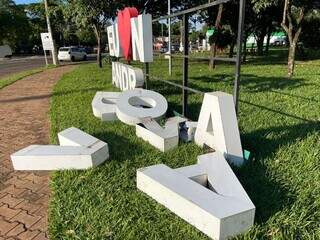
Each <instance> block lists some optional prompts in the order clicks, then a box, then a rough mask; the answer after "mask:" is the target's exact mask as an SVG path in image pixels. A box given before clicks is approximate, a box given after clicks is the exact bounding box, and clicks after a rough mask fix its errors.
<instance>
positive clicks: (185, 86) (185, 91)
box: [145, 0, 245, 116]
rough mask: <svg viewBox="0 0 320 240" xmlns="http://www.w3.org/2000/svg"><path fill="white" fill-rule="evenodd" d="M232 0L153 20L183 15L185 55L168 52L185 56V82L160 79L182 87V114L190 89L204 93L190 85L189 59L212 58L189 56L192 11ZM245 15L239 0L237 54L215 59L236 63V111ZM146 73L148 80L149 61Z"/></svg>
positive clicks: (224, 1) (185, 110) (185, 112)
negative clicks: (190, 16)
mask: <svg viewBox="0 0 320 240" xmlns="http://www.w3.org/2000/svg"><path fill="white" fill-rule="evenodd" d="M229 1H230V0H215V1H213V2H210V3H207V4H203V5H199V6H197V7H194V8H190V9H186V10H182V11H179V12H175V13H172V14H169V15H166V16H162V17H160V18H156V19H153V22H157V21H160V20H166V19H171V18H174V17H178V16H182V21H183V26H184V31H183V43H184V44H183V55H177V54H168V55H169V56H170V57H176V58H183V83H182V85H181V84H177V83H173V82H170V81H167V80H160V79H157V80H159V81H162V82H164V83H167V84H170V85H173V86H176V87H179V88H181V89H182V115H184V116H187V114H188V91H191V92H194V93H202V94H203V92H201V91H199V90H197V89H193V88H190V87H188V68H189V59H198V60H209V59H210V58H205V57H191V56H189V40H188V33H189V15H190V13H193V12H197V11H199V10H204V9H207V8H210V7H213V6H216V5H219V4H223V3H227V2H229ZM244 17H245V0H239V20H238V35H237V55H236V57H233V58H222V57H215V58H214V60H216V61H222V62H233V63H235V80H234V90H233V98H234V103H235V108H236V111H238V108H239V104H238V103H239V87H240V76H241V75H240V73H241V51H242V47H241V46H242V39H243V28H244ZM145 74H146V82H148V80H149V78H150V77H152V76H150V73H149V63H146V64H145Z"/></svg>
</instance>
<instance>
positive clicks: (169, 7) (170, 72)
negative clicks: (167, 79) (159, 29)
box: [168, 0, 172, 76]
mask: <svg viewBox="0 0 320 240" xmlns="http://www.w3.org/2000/svg"><path fill="white" fill-rule="evenodd" d="M170 13H171V2H170V0H168V15H170ZM168 51H169V75H170V76H171V75H172V57H171V18H168Z"/></svg>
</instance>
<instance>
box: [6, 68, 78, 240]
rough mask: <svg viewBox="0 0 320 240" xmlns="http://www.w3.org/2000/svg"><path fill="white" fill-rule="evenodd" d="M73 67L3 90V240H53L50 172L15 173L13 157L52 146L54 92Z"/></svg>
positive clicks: (56, 70)
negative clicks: (37, 146) (21, 151)
mask: <svg viewBox="0 0 320 240" xmlns="http://www.w3.org/2000/svg"><path fill="white" fill-rule="evenodd" d="M73 68H74V66H65V67H60V68H56V69H50V70H47V71H45V72H42V73H38V74H35V75H32V76H29V77H26V78H24V79H22V80H20V81H17V82H15V83H14V84H12V85H10V86H7V87H5V88H3V89H0V240H2V239H34V240H39V239H47V238H48V233H47V226H48V221H47V216H48V200H49V195H50V191H49V187H48V180H49V173H48V172H26V171H13V168H12V165H11V161H10V154H12V153H13V152H15V151H17V150H19V149H21V148H23V147H26V146H28V145H30V144H48V142H49V116H48V114H49V113H48V111H49V98H50V93H51V90H52V87H53V86H54V84H55V83H56V82H57V81H58V80H59V79H60V78H61V76H62V75H63V74H64V73H66V72H69V71H71V70H72V69H73Z"/></svg>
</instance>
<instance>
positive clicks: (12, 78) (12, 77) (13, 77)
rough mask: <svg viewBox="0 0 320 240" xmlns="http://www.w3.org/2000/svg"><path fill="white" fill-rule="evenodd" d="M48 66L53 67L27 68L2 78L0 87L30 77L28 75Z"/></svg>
mask: <svg viewBox="0 0 320 240" xmlns="http://www.w3.org/2000/svg"><path fill="white" fill-rule="evenodd" d="M47 68H51V67H41V68H36V69H31V70H26V71H23V72H19V73H14V74H10V75H8V76H5V77H3V78H0V89H1V88H4V87H6V86H8V85H10V84H12V83H14V82H16V81H18V80H20V79H22V78H25V77H28V76H30V75H33V74H35V73H39V72H42V71H44V70H45V69H47Z"/></svg>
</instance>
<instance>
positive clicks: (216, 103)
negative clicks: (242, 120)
mask: <svg viewBox="0 0 320 240" xmlns="http://www.w3.org/2000/svg"><path fill="white" fill-rule="evenodd" d="M195 143H196V144H197V145H199V146H201V147H203V146H204V145H207V146H209V147H211V148H213V149H214V150H216V151H219V152H221V153H223V154H224V155H225V157H226V158H227V160H228V161H229V162H231V163H232V164H234V165H236V166H240V165H242V164H243V162H244V160H243V152H242V146H241V140H240V133H239V128H238V121H237V115H236V112H235V107H234V102H233V97H232V95H230V94H227V93H224V92H211V93H205V95H204V99H203V103H202V106H201V110H200V115H199V119H198V125H197V129H196V132H195Z"/></svg>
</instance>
